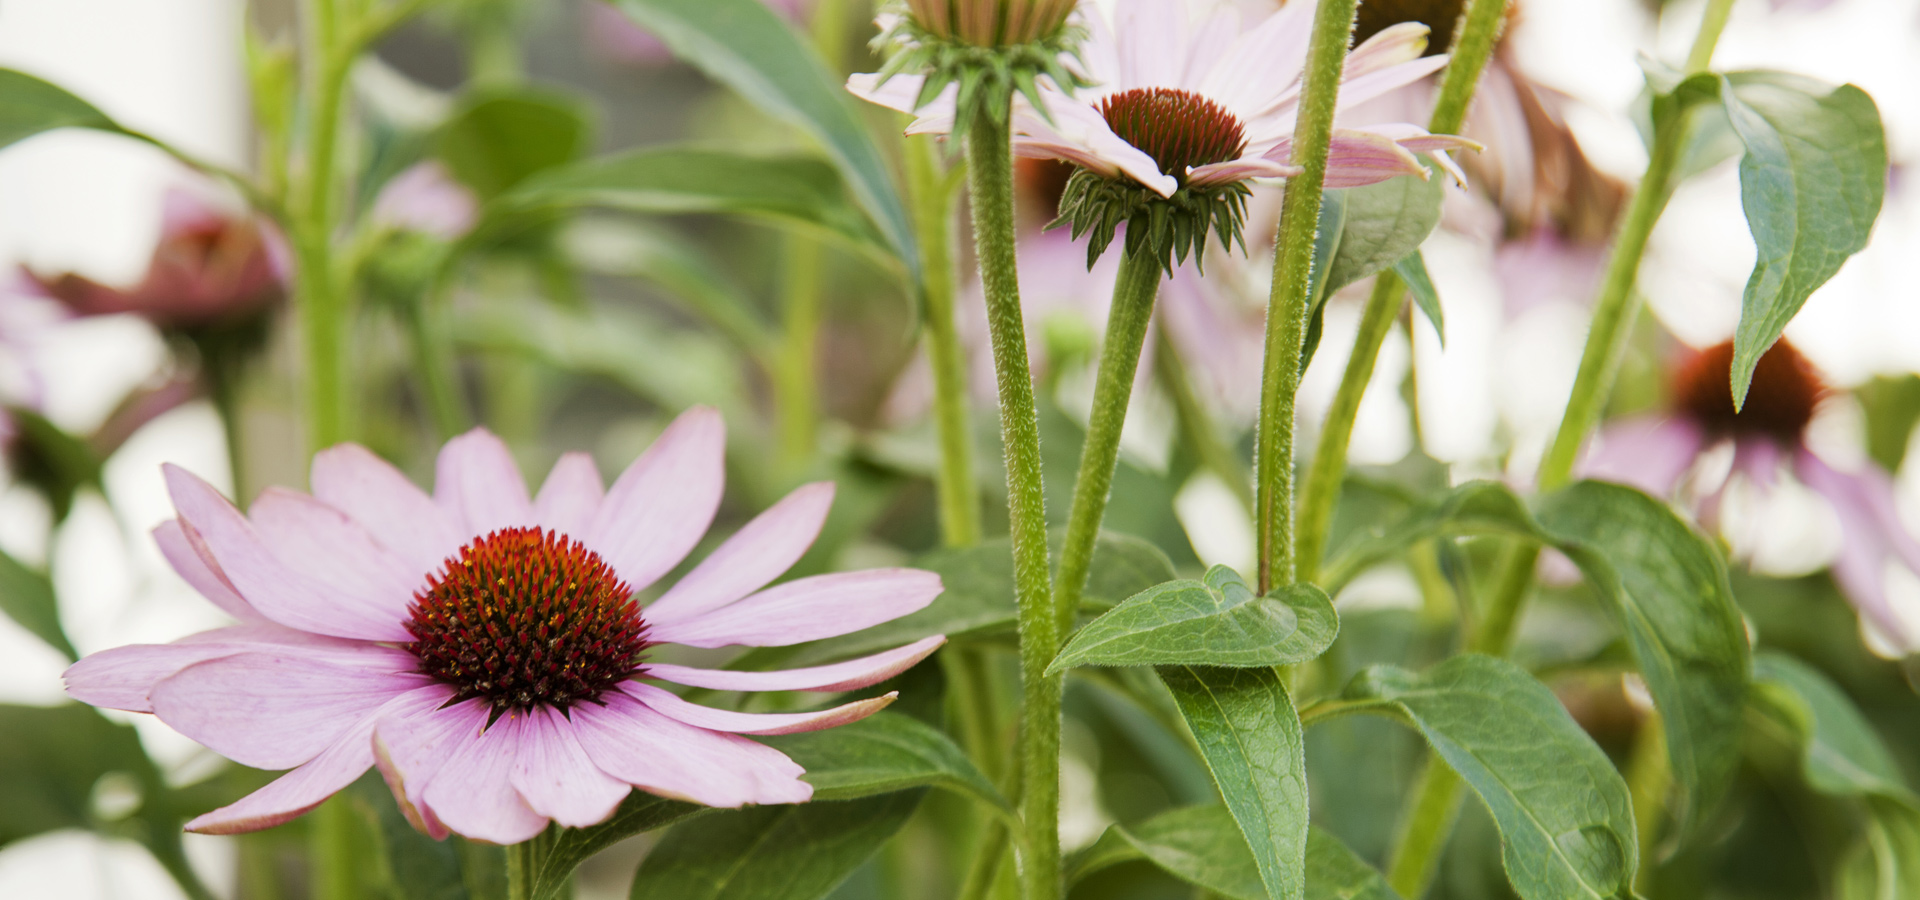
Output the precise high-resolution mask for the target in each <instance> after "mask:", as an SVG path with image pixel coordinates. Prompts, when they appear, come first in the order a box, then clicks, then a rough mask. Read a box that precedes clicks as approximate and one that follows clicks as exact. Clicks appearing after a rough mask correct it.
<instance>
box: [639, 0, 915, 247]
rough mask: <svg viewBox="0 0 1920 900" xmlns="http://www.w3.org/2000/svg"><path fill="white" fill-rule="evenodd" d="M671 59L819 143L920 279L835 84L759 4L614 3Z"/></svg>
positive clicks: (874, 161)
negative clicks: (664, 47) (656, 39)
mask: <svg viewBox="0 0 1920 900" xmlns="http://www.w3.org/2000/svg"><path fill="white" fill-rule="evenodd" d="M613 5H614V6H615V7H617V8H618V9H619V10H620V11H621V12H624V13H626V14H627V16H628V17H629V18H631V19H633V20H634V21H635V22H638V23H640V25H641V26H642V27H644V28H646V29H647V30H648V31H651V32H653V33H654V34H655V35H657V36H659V38H660V40H661V41H662V42H663V43H665V44H666V45H667V46H668V47H669V48H672V50H673V52H674V55H676V56H678V57H679V58H680V59H682V60H684V61H685V62H686V63H688V64H689V65H692V66H694V67H695V68H698V69H699V70H700V71H702V72H705V73H706V74H707V76H708V77H710V78H712V79H714V80H715V81H718V82H720V83H722V84H725V85H726V86H728V87H730V88H732V89H733V90H734V91H736V92H738V93H739V94H740V95H741V96H742V97H745V98H746V99H747V101H748V102H750V103H752V104H753V105H755V106H757V107H759V108H760V109H761V110H762V111H763V112H766V113H767V114H769V115H771V116H773V117H775V118H778V119H781V120H783V121H785V122H787V123H789V124H791V125H794V126H796V127H798V128H800V129H801V130H802V131H805V132H806V133H808V134H809V135H812V136H813V138H814V139H816V140H818V141H819V142H820V146H821V148H822V149H824V150H825V151H826V154H827V158H828V159H831V160H833V163H834V166H835V167H836V168H838V169H839V170H840V174H841V175H843V176H844V177H845V178H846V180H847V184H848V185H849V187H850V188H851V190H852V191H853V195H854V197H855V198H857V199H858V200H859V203H860V205H861V207H862V208H864V209H866V211H867V212H868V213H869V214H870V215H871V216H872V217H873V221H874V222H876V223H878V225H879V229H880V233H881V234H882V235H884V236H885V240H886V246H887V247H888V248H889V249H890V250H891V251H892V253H893V255H895V256H897V257H898V258H899V259H900V260H902V261H903V262H904V263H905V264H906V268H907V274H908V275H909V276H910V279H911V280H912V281H915V282H918V281H919V278H920V257H919V250H918V248H917V245H916V244H915V243H914V239H913V232H912V231H911V230H910V229H909V228H908V226H907V214H906V208H905V206H904V205H902V204H901V202H900V196H899V194H898V192H896V191H895V190H894V186H893V182H892V180H891V179H890V178H889V177H888V174H887V167H886V163H885V161H884V160H883V159H882V158H881V156H880V151H879V150H878V149H877V148H875V147H874V144H873V141H872V139H871V138H870V137H869V136H868V133H867V129H866V128H865V127H864V126H863V125H862V124H861V122H860V119H859V117H858V116H857V115H855V113H854V109H853V105H852V101H851V99H849V95H848V94H847V92H846V89H845V88H844V87H843V86H842V85H841V83H840V79H839V78H838V77H836V76H835V75H834V74H833V73H831V72H829V71H828V70H827V68H826V66H825V65H823V64H821V62H820V60H819V58H818V57H817V56H815V55H814V53H813V51H811V50H810V49H808V48H807V46H806V44H804V43H803V42H802V41H801V40H800V38H799V37H798V36H796V35H795V34H794V33H793V29H792V28H790V27H789V26H788V25H787V23H786V22H784V21H782V20H781V19H780V17H779V16H777V15H775V14H774V13H773V11H772V10H769V9H768V8H767V7H766V6H765V5H764V4H762V3H760V2H759V0H613Z"/></svg>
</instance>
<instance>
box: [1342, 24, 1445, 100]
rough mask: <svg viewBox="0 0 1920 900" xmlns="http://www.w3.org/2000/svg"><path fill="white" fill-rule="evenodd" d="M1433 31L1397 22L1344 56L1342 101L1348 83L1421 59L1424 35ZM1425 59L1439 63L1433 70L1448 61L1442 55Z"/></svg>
mask: <svg viewBox="0 0 1920 900" xmlns="http://www.w3.org/2000/svg"><path fill="white" fill-rule="evenodd" d="M1432 31H1433V29H1431V28H1428V27H1427V25H1426V23H1424V22H1399V23H1396V24H1393V25H1389V26H1387V27H1385V28H1382V29H1380V30H1379V31H1377V32H1374V35H1373V36H1372V37H1370V38H1367V39H1366V40H1365V41H1363V42H1361V44H1360V46H1358V47H1355V48H1353V52H1351V53H1348V54H1347V61H1346V63H1345V64H1344V68H1343V69H1342V70H1341V72H1340V80H1341V82H1342V84H1341V85H1340V94H1341V96H1342V97H1343V98H1344V97H1345V95H1346V93H1347V86H1346V84H1345V82H1346V81H1347V80H1348V79H1352V78H1359V77H1360V76H1362V75H1367V74H1370V73H1373V72H1378V71H1380V70H1381V69H1385V68H1387V67H1389V66H1397V65H1400V64H1401V63H1409V62H1413V61H1414V60H1416V59H1420V58H1421V56H1420V54H1422V53H1425V52H1427V35H1428V34H1430V33H1432ZM1441 49H1445V48H1441ZM1426 58H1427V59H1435V58H1437V59H1439V60H1440V64H1439V65H1436V66H1434V68H1435V69H1438V68H1440V66H1444V65H1446V60H1447V58H1446V57H1445V56H1444V55H1442V56H1438V57H1426Z"/></svg>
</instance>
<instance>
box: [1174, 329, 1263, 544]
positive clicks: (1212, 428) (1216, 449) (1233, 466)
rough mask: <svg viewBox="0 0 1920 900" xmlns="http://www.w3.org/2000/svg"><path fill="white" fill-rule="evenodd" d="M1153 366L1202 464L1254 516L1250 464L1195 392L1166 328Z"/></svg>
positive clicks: (1184, 433) (1183, 435)
mask: <svg viewBox="0 0 1920 900" xmlns="http://www.w3.org/2000/svg"><path fill="white" fill-rule="evenodd" d="M1153 368H1154V375H1155V377H1157V378H1158V379H1159V380H1160V386H1161V387H1162V388H1164V389H1166V392H1167V396H1168V397H1171V398H1172V399H1173V413H1174V415H1175V416H1176V417H1178V418H1179V420H1180V434H1181V436H1182V437H1183V438H1184V439H1185V440H1186V442H1187V443H1188V444H1189V445H1191V446H1192V447H1193V452H1194V455H1195V456H1197V457H1199V459H1200V465H1202V466H1204V467H1205V468H1207V469H1209V470H1211V471H1212V472H1213V474H1214V475H1215V477H1218V478H1219V479H1220V480H1221V481H1223V482H1225V483H1226V484H1227V486H1228V487H1229V488H1231V489H1232V490H1233V495H1234V496H1235V497H1238V498H1239V499H1240V505H1241V506H1244V507H1246V510H1247V514H1248V515H1252V514H1253V482H1252V480H1251V479H1249V478H1248V473H1247V467H1246V465H1245V464H1243V463H1242V462H1241V461H1240V457H1239V456H1237V455H1235V454H1234V452H1233V447H1231V446H1230V445H1229V443H1228V441H1227V440H1226V439H1225V438H1223V437H1221V435H1220V427H1219V426H1218V425H1217V424H1215V423H1214V420H1213V414H1212V413H1211V412H1208V411H1207V406H1206V404H1204V403H1201V402H1200V397H1199V396H1198V395H1196V394H1195V393H1194V391H1193V380H1192V379H1191V378H1189V377H1188V376H1187V366H1186V363H1185V362H1183V361H1182V360H1181V359H1180V352H1179V350H1178V349H1176V348H1175V347H1174V346H1173V341H1172V340H1171V339H1169V338H1168V337H1167V330H1166V329H1165V328H1162V329H1160V341H1159V346H1157V347H1155V348H1154V351H1153Z"/></svg>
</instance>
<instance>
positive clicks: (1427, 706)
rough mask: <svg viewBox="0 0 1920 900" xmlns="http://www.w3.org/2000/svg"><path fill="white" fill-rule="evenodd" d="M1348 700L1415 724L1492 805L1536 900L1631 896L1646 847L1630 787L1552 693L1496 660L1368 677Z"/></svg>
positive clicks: (1470, 659)
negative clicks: (1642, 844)
mask: <svg viewBox="0 0 1920 900" xmlns="http://www.w3.org/2000/svg"><path fill="white" fill-rule="evenodd" d="M1346 699H1347V700H1349V701H1354V702H1359V703H1371V704H1377V706H1378V707H1381V708H1386V709H1389V710H1391V711H1392V712H1393V713H1396V714H1397V717H1399V718H1403V719H1404V720H1405V721H1408V722H1411V723H1412V724H1413V726H1414V727H1415V728H1417V729H1419V731H1420V733H1421V734H1423V735H1425V736H1426V738H1427V742H1428V743H1429V744H1430V745H1432V747H1433V751H1434V753H1436V754H1438V755H1439V757H1440V758H1441V759H1443V760H1445V761H1446V763H1447V765H1448V766H1450V767H1452V768H1453V770H1454V771H1455V772H1458V773H1459V774H1460V777H1461V778H1462V779H1463V780H1465V781H1466V783H1467V784H1468V786H1470V787H1472V788H1473V790H1474V792H1475V793H1477V794H1479V795H1480V799H1481V801H1482V802H1484V803H1485V804H1486V807H1487V811H1488V812H1490V813H1492V815H1493V820H1494V823H1495V824H1496V825H1497V826H1499V829H1500V857H1501V861H1502V862H1503V863H1504V864H1505V866H1506V870H1507V879H1508V881H1509V882H1511V883H1512V885H1513V888H1514V890H1515V892H1517V893H1518V894H1519V895H1520V896H1521V897H1522V898H1524V900H1569V898H1589V900H1603V898H1614V897H1629V896H1631V894H1632V889H1631V885H1632V882H1633V875H1634V872H1635V870H1636V869H1638V868H1639V858H1640V848H1639V845H1638V842H1637V838H1636V835H1635V831H1634V821H1633V807H1632V803H1631V800H1630V799H1629V796H1628V792H1627V785H1626V782H1625V781H1623V780H1622V779H1621V778H1620V773H1619V772H1617V771H1615V770H1614V767H1613V763H1612V762H1611V761H1609V760H1608V759H1607V755H1606V754H1605V753H1604V752H1602V751H1601V750H1600V748H1599V747H1598V746H1595V745H1594V743H1593V739H1592V738H1590V737H1588V736H1587V733H1586V732H1585V731H1582V730H1581V729H1580V725H1579V723H1577V722H1575V721H1573V717H1572V716H1570V715H1568V714H1567V711H1566V708H1565V707H1562V706H1561V705H1560V701H1559V700H1558V699H1556V698H1555V697H1554V696H1553V692H1552V691H1550V690H1548V689H1547V687H1546V685H1543V684H1541V683H1540V682H1539V681H1536V680H1535V679H1534V678H1533V676H1532V675H1529V674H1527V672H1526V670H1524V669H1522V668H1520V667H1519V666H1516V665H1514V664H1513V663H1510V662H1507V661H1505V660H1501V659H1495V658H1493V657H1489V656H1479V655H1471V654H1470V655H1466V656H1456V657H1454V658H1452V659H1449V660H1447V661H1446V662H1444V663H1441V664H1440V665H1438V666H1435V667H1434V668H1433V669H1431V670H1429V671H1427V672H1425V673H1419V674H1416V673H1413V672H1409V671H1406V670H1405V669H1400V668H1396V667H1393V666H1374V667H1372V668H1369V669H1366V670H1364V671H1362V672H1361V673H1360V674H1359V675H1357V676H1355V677H1354V680H1353V682H1352V683H1351V684H1350V685H1348V687H1347V691H1346Z"/></svg>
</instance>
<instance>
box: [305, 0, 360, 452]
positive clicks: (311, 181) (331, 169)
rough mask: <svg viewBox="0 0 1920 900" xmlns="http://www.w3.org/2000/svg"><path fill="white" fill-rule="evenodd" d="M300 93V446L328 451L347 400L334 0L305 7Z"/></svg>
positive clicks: (344, 51) (344, 429) (345, 46)
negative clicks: (338, 263) (338, 247)
mask: <svg viewBox="0 0 1920 900" xmlns="http://www.w3.org/2000/svg"><path fill="white" fill-rule="evenodd" d="M303 12H304V16H303V21H304V22H305V23H306V31H307V44H306V47H305V55H306V61H305V70H304V78H305V80H306V90H305V93H306V95H307V96H308V97H310V98H312V101H311V103H312V105H311V106H309V107H308V110H307V123H308V124H307V129H308V130H307V145H306V148H305V151H306V152H305V167H304V170H303V171H304V174H303V176H302V178H301V181H300V184H299V187H298V196H297V197H296V198H295V200H296V202H295V203H294V204H293V229H292V230H293V244H294V252H295V255H296V257H297V259H298V269H297V271H296V273H295V286H294V303H295V305H296V306H297V307H298V309H299V314H300V325H301V328H302V330H303V331H304V332H305V335H306V347H305V350H306V354H307V359H306V400H307V432H308V433H307V442H308V445H309V446H311V447H313V448H316V449H317V448H320V447H326V446H331V445H333V444H336V443H338V442H340V441H342V440H345V439H346V438H347V437H348V436H349V425H348V418H349V414H348V407H349V401H348V397H347V368H348V365H347V359H346V352H347V341H346V337H347V335H346V332H347V318H348V312H349V310H348V304H347V302H346V297H345V296H344V294H343V292H342V290H341V285H340V283H339V279H338V277H337V273H336V272H335V271H334V261H333V243H332V242H333V232H334V225H335V210H334V198H335V196H336V194H337V193H338V189H339V179H338V174H337V172H336V171H335V157H336V151H337V150H338V148H339V142H340V119H341V116H342V115H344V113H345V105H346V80H347V73H348V71H349V69H350V64H351V62H352V59H351V45H352V41H351V38H352V35H351V34H347V33H346V32H349V31H350V30H351V29H346V28H343V27H342V26H343V24H344V23H343V22H342V21H341V15H340V12H341V11H340V10H339V9H338V8H337V6H336V4H335V2H334V0H308V2H307V3H306V4H305V6H304V9H303Z"/></svg>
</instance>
